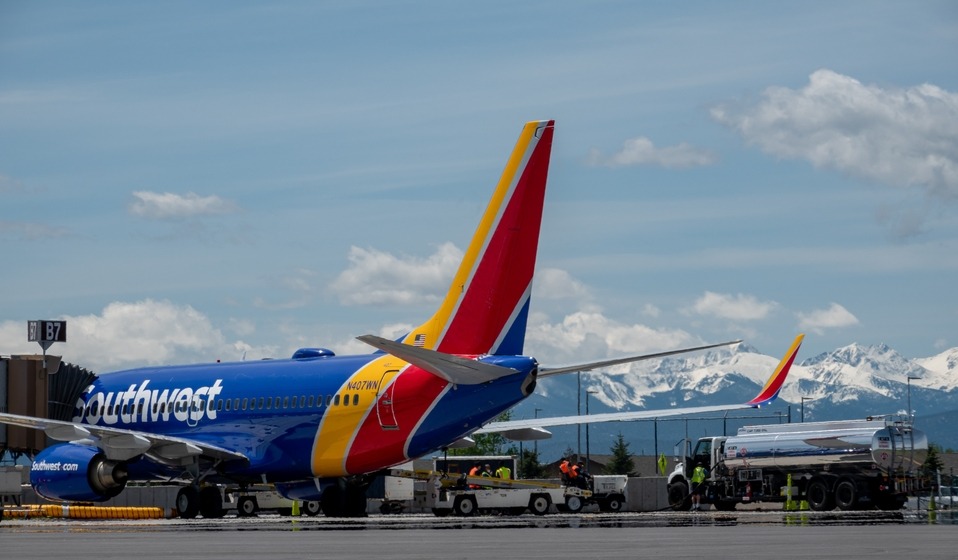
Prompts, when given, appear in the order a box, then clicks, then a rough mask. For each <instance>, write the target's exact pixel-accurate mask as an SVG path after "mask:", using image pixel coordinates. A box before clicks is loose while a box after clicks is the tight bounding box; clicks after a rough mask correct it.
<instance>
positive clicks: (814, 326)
mask: <svg viewBox="0 0 958 560" xmlns="http://www.w3.org/2000/svg"><path fill="white" fill-rule="evenodd" d="M798 319H799V322H798V328H799V329H801V330H810V331H812V332H815V333H817V334H822V333H823V332H824V330H825V329H834V328H840V327H851V326H854V325H857V324H858V318H857V317H855V316H854V315H852V313H851V312H850V311H848V310H847V309H845V308H844V307H842V306H841V305H839V304H837V303H832V304H831V306H829V308H828V309H817V310H815V311H812V312H810V313H798Z"/></svg>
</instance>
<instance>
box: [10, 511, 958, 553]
mask: <svg viewBox="0 0 958 560" xmlns="http://www.w3.org/2000/svg"><path fill="white" fill-rule="evenodd" d="M956 522H958V520H956V519H954V518H953V517H951V516H950V514H946V513H944V512H942V513H939V514H938V515H937V516H935V518H934V519H932V518H930V517H929V516H928V514H927V513H919V512H912V513H908V512H893V513H886V512H829V513H816V512H789V513H785V512H762V511H748V512H732V513H718V512H697V513H691V512H685V513H675V512H663V513H652V514H650V513H619V514H579V515H569V514H565V515H546V516H535V515H531V514H525V515H522V516H518V517H499V516H481V517H469V518H456V517H447V518H437V517H434V516H432V515H428V514H422V515H371V516H369V517H366V518H361V519H332V518H325V517H300V518H290V517H282V516H279V515H273V514H270V515H261V516H259V517H256V518H243V519H240V518H235V517H226V518H223V519H216V520H204V519H195V520H180V519H141V520H99V521H91V520H82V519H51V518H34V519H6V520H4V521H3V522H2V523H0V546H2V549H3V555H4V558H70V559H73V560H75V559H76V558H78V557H81V558H98V559H103V560H112V559H117V560H120V559H123V560H129V558H131V557H136V558H138V559H143V558H164V559H165V558H171V557H173V558H178V559H182V558H203V559H218V558H224V559H225V558H229V559H235V558H237V557H245V558H296V559H302V558H313V557H325V558H337V559H339V558H374V557H375V558H388V559H389V560H405V559H413V558H415V559H420V558H443V559H449V558H465V559H473V558H475V559H482V560H493V559H500V558H522V559H531V558H549V559H551V560H555V559H557V558H562V559H564V558H575V559H579V558H603V559H604V558H662V559H670V560H671V559H673V558H693V557H694V558H706V557H708V558H723V559H724V558H735V559H737V560H752V559H755V560H759V559H761V560H768V558H770V557H771V558H774V559H775V560H784V559H790V558H803V559H809V558H814V559H816V560H818V559H822V558H841V559H843V560H849V559H859V558H860V559H866V558H867V559H869V560H873V559H874V558H891V557H902V558H920V559H938V558H942V559H944V558H947V559H952V558H955V557H956V552H958V524H956Z"/></svg>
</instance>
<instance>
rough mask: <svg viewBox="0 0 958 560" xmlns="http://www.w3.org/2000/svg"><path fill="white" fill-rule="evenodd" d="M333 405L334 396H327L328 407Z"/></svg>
mask: <svg viewBox="0 0 958 560" xmlns="http://www.w3.org/2000/svg"><path fill="white" fill-rule="evenodd" d="M332 404H333V396H332V395H326V406H330V405H332Z"/></svg>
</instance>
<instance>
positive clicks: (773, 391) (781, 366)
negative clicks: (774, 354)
mask: <svg viewBox="0 0 958 560" xmlns="http://www.w3.org/2000/svg"><path fill="white" fill-rule="evenodd" d="M804 339H805V335H804V334H800V335H798V336H796V337H795V341H794V342H792V346H791V347H790V348H789V349H788V352H786V353H785V357H784V358H782V361H781V362H779V363H778V367H776V368H775V371H774V372H772V375H771V376H770V377H769V378H768V381H766V382H765V386H764V387H762V390H761V391H759V393H758V394H757V395H755V398H754V399H752V400H750V401H748V402H747V403H746V404H748V405H749V406H752V407H755V408H759V407H763V406H765V405H767V404H769V403H771V402H772V401H774V400H775V399H776V398H777V397H778V393H779V391H781V390H782V385H784V384H785V378H786V377H788V372H789V370H790V369H791V368H792V363H794V362H795V356H796V355H797V354H798V348H799V346H801V345H802V341H803V340H804Z"/></svg>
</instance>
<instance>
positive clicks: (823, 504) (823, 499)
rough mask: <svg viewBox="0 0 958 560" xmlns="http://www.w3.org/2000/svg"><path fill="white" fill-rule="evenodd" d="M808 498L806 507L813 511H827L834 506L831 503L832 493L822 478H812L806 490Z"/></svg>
mask: <svg viewBox="0 0 958 560" xmlns="http://www.w3.org/2000/svg"><path fill="white" fill-rule="evenodd" d="M806 497H807V498H808V507H810V508H811V509H812V510H813V511H829V510H831V509H832V508H834V507H835V506H834V505H833V504H832V498H833V496H832V493H831V492H829V491H828V486H827V485H826V484H825V482H824V481H822V480H813V481H812V482H811V483H810V484H809V485H808V490H806Z"/></svg>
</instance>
